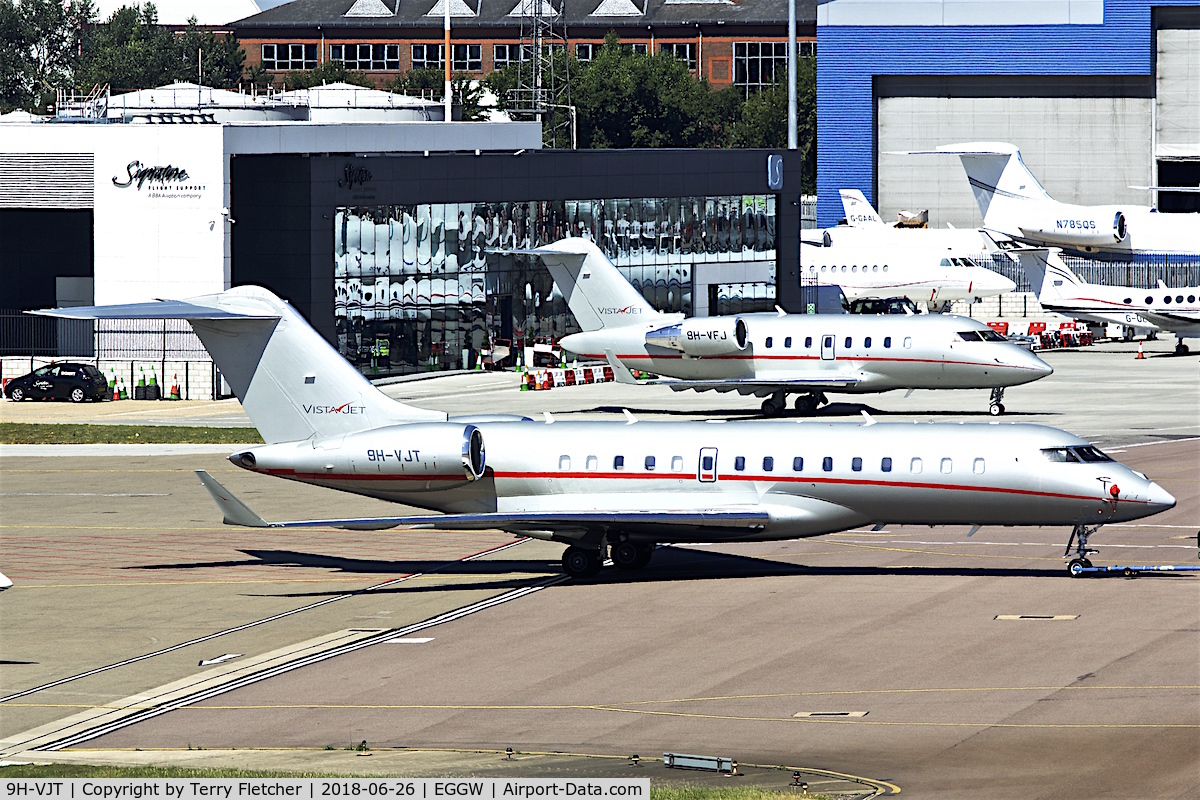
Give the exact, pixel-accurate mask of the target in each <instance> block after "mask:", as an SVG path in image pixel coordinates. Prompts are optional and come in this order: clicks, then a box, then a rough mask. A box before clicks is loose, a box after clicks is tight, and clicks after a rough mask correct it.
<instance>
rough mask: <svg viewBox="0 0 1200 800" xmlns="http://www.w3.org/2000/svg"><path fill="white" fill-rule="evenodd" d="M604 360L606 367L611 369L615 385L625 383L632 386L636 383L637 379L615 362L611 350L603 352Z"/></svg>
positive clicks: (626, 368)
mask: <svg viewBox="0 0 1200 800" xmlns="http://www.w3.org/2000/svg"><path fill="white" fill-rule="evenodd" d="M604 359H605V360H606V361H607V362H608V365H609V366H610V367H612V371H613V376H614V377H615V378H616V379H617V383H625V384H630V385H634V384H636V383H637V378H635V377H633V373H632V372H630V371H629V367H627V366H625V365H624V364H622V363H621V362H620V361H618V360H617V356H616V354H615V353H613V351H612V350H605V351H604Z"/></svg>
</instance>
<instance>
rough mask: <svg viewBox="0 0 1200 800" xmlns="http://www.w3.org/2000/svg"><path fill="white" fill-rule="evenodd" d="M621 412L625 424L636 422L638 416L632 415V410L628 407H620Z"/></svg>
mask: <svg viewBox="0 0 1200 800" xmlns="http://www.w3.org/2000/svg"><path fill="white" fill-rule="evenodd" d="M621 413H623V414H624V415H625V424H626V425H635V424H637V421H638V418H637V417H635V416H634V415H633V412H632V411H630V410H629V409H628V408H622V409H621Z"/></svg>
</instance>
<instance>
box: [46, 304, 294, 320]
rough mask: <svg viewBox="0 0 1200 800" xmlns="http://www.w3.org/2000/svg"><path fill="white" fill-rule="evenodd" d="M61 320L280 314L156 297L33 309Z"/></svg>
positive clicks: (271, 315)
mask: <svg viewBox="0 0 1200 800" xmlns="http://www.w3.org/2000/svg"><path fill="white" fill-rule="evenodd" d="M30 313H32V314H37V315H38V316H41V317H59V318H61V319H279V315H278V314H264V313H261V312H258V313H252V312H242V311H235V310H229V309H225V308H217V307H215V306H206V305H200V304H198V303H189V302H187V301H184V300H156V301H154V302H150V303H126V304H124V305H113V306H72V307H69V308H44V309H39V310H38V311H32V312H30Z"/></svg>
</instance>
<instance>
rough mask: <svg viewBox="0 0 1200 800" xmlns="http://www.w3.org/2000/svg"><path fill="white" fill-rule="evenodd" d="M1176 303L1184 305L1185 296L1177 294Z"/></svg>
mask: <svg viewBox="0 0 1200 800" xmlns="http://www.w3.org/2000/svg"><path fill="white" fill-rule="evenodd" d="M1175 302H1176V303H1182V302H1183V295H1181V294H1177V295H1175Z"/></svg>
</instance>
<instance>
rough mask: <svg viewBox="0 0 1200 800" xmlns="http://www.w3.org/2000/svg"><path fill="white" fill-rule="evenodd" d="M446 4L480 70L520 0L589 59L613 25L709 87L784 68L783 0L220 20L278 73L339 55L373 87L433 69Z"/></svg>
mask: <svg viewBox="0 0 1200 800" xmlns="http://www.w3.org/2000/svg"><path fill="white" fill-rule="evenodd" d="M447 1H448V2H450V13H451V19H452V22H451V36H452V40H451V47H450V49H451V54H450V55H451V68H452V69H453V70H454V71H455V72H466V73H470V74H475V75H478V76H480V77H482V76H484V75H486V74H487V73H489V72H491V71H492V70H494V69H500V68H503V67H504V66H506V65H507V64H510V63H512V62H514V61H516V60H517V59H518V57H519V54H520V49H521V48H520V41H521V15H522V10H523V6H526V8H525V9H524V10H525V11H526V12H528V10H529V9H528V8H527V6H528V4H530V3H533V2H542V3H544V4H545V6H544V8H545V9H546V10H548V11H552V12H553V13H554V14H555V15H556V17H557V18H556V25H555V27H556V29H558V30H561V29H562V28H564V27H565V31H566V46H567V47H568V48H569V50H570V52H571V53H572V54H574V55H575V56H576V58H578V59H579V60H580V61H584V62H586V61H590V60H591V59H592V57H593V55H594V54H595V52H596V51H597V50H598V49H599V47H600V45H601V44H602V43H603V42H604V36H605V34H607V33H608V32H609V31H615V32H616V33H617V35H618V36H619V37H620V38H621V41H622V42H624V43H626V44H629V45H631V46H633V47H634V48H635V49H641V50H643V51H645V52H659V51H663V50H667V51H670V52H673V53H675V55H676V56H677V57H679V58H681V59H684V60H686V61H687V62H688V65H689V67H690V68H691V70H692V72H693V74H695V75H697V76H698V77H704V78H707V79H708V80H709V81H710V82H711V83H712V84H714V85H715V86H717V87H723V86H729V85H736V86H739V87H742V88H743V89H744V90H745V91H746V92H747V93H749V92H751V91H754V90H756V89H757V88H758V87H761V86H765V85H770V84H772V83H774V82H775V81H776V80H778V79H779V77H780V76H782V75H784V74H786V71H787V60H786V46H787V44H786V43H787V8H788V7H787V0H737V2H734V0H571V1H570V2H568V0H293V2H291V3H287V4H285V5H281V6H277V7H276V8H273V9H270V10H268V11H264V12H262V13H260V14H255V15H254V16H251V17H247V18H245V19H242V20H240V21H238V22H236V23H234V24H233V25H232V26H231V27H232V28H233V29H234V31H235V32H236V33H237V36H238V38H239V39H240V40H241V42H242V46H243V47H244V48H245V50H246V66H248V67H249V66H253V65H255V64H262V65H263V66H264V67H265V68H266V69H267V70H268V71H270V72H276V73H283V72H287V71H289V70H302V69H312V68H314V67H316V66H318V65H320V64H322V63H324V62H326V61H341V62H342V63H344V64H345V65H346V66H347V67H348V68H350V69H354V70H358V71H362V72H365V73H367V74H369V75H370V76H371V77H373V78H374V79H375V80H376V82H377V83H378V84H379V85H381V86H382V85H384V84H386V83H388V82H389V81H391V80H392V79H393V78H394V77H395V76H397V75H402V74H404V73H406V72H408V71H409V70H411V69H419V68H422V67H434V68H439V69H444V63H445V62H444V61H443V58H444V52H443V51H444V49H445V47H444V45H443V43H442V39H443V32H442V19H443V14H444V10H443V5H442V4H443V3H444V2H447ZM552 3H553V5H552ZM564 6H565V12H564ZM796 6H797V8H796V14H797V38H798V39H799V48H800V53H801V55H811V54H813V51H814V48H815V47H816V2H815V0H799V1H798V2H797V3H796ZM564 13H565V20H564V17H563V14H564ZM564 22H565V25H560V23H564Z"/></svg>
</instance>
